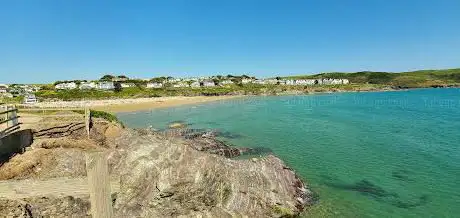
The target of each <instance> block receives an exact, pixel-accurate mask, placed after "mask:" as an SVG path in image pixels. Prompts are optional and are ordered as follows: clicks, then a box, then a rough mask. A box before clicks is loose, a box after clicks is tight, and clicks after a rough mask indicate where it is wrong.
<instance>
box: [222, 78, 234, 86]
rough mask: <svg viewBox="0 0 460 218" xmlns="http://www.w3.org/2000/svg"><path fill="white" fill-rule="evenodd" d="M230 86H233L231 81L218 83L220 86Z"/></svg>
mask: <svg viewBox="0 0 460 218" xmlns="http://www.w3.org/2000/svg"><path fill="white" fill-rule="evenodd" d="M231 84H233V81H231V80H229V79H228V80H223V81H221V82H220V85H221V86H226V85H231Z"/></svg>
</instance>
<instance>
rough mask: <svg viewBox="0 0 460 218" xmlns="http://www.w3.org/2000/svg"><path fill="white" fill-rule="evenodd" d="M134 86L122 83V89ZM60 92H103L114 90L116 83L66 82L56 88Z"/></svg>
mask: <svg viewBox="0 0 460 218" xmlns="http://www.w3.org/2000/svg"><path fill="white" fill-rule="evenodd" d="M134 86H135V85H134V84H130V83H121V87H122V88H128V87H134ZM54 88H55V89H58V90H71V89H101V90H112V89H115V83H114V82H81V83H80V84H77V83H76V82H64V83H59V84H56V85H55V86H54Z"/></svg>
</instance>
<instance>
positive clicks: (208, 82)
mask: <svg viewBox="0 0 460 218" xmlns="http://www.w3.org/2000/svg"><path fill="white" fill-rule="evenodd" d="M203 86H204V87H214V86H216V84H215V83H214V81H212V80H205V81H203Z"/></svg>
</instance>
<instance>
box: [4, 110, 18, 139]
mask: <svg viewBox="0 0 460 218" xmlns="http://www.w3.org/2000/svg"><path fill="white" fill-rule="evenodd" d="M18 118H19V116H18V109H17V108H16V107H15V106H12V105H2V106H0V138H3V137H4V136H6V135H8V134H10V133H12V132H14V131H16V130H18V129H19V128H20V125H19V121H18Z"/></svg>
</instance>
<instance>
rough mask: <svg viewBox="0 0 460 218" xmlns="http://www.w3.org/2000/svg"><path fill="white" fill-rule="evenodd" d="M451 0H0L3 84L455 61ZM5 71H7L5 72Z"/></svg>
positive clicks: (457, 37)
mask: <svg viewBox="0 0 460 218" xmlns="http://www.w3.org/2000/svg"><path fill="white" fill-rule="evenodd" d="M459 11H460V1H459V0H347V1H344V0H314V1H313V0H285V1H282V0H276V1H272V0H260V1H256V0H229V1H216V0H187V1H186V0H182V1H180V0H165V1H154V0H150V1H137V0H136V1H117V0H104V1H96V0H67V1H60V0H55V1H50V0H17V1H1V2H0V76H1V78H2V79H1V80H2V81H0V83H43V82H52V81H55V80H65V79H96V78H99V77H100V76H101V75H103V74H104V73H105V72H115V73H117V74H118V73H124V74H126V75H128V76H130V77H140V78H151V77H155V76H161V75H172V76H194V75H213V74H217V73H222V74H228V73H232V74H242V73H249V74H252V75H255V76H259V77H268V76H274V75H288V74H310V73H317V72H330V71H347V72H354V71H362V70H374V71H407V70H415V69H427V68H429V69H436V68H454V67H460V28H459V25H460V13H459ZM12 75H13V76H12Z"/></svg>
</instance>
